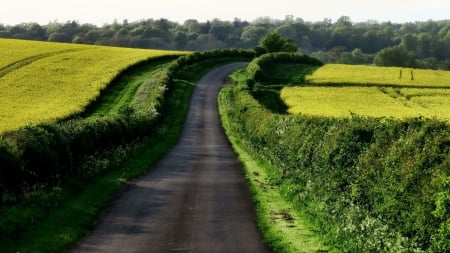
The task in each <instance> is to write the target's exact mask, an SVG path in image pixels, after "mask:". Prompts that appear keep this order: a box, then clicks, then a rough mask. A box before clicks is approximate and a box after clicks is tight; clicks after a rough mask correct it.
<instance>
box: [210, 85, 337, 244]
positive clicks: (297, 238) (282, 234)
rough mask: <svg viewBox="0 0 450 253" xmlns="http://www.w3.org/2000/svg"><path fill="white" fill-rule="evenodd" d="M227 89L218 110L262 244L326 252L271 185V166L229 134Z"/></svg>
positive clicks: (307, 226) (302, 219) (299, 217)
mask: <svg viewBox="0 0 450 253" xmlns="http://www.w3.org/2000/svg"><path fill="white" fill-rule="evenodd" d="M229 89H230V88H229V87H225V88H223V89H222V90H221V91H220V93H219V97H218V102H219V111H220V115H221V119H222V124H223V126H224V129H225V132H226V134H227V136H228V138H229V140H230V142H231V143H232V146H233V149H234V150H235V152H236V153H237V154H238V157H239V160H240V161H241V163H242V164H243V167H244V170H245V173H246V177H247V180H248V182H249V185H250V188H251V192H252V195H253V199H254V203H255V205H256V215H257V223H258V226H259V228H260V230H261V232H262V234H263V236H264V241H265V242H266V243H267V244H268V245H269V246H270V247H271V248H272V249H273V250H274V252H328V250H327V247H325V246H324V244H323V243H322V238H320V237H319V236H318V235H317V234H315V233H314V232H313V229H312V228H311V227H310V226H309V224H310V221H309V220H308V219H307V218H306V217H305V216H304V215H302V214H300V213H299V212H297V211H295V210H294V209H293V206H292V203H290V202H289V201H287V200H285V199H284V198H283V195H282V194H281V192H280V189H279V187H278V186H276V185H273V183H271V180H270V178H271V177H272V175H273V174H274V173H275V172H274V169H273V168H272V167H271V165H270V164H269V163H267V162H266V161H264V159H262V158H261V157H259V156H258V155H257V154H255V153H254V152H251V150H250V149H249V148H248V146H247V145H246V144H245V143H243V142H242V140H241V138H239V136H237V135H236V134H235V133H234V132H233V131H232V127H231V125H232V124H235V123H233V122H231V121H230V119H228V118H227V113H226V111H227V110H232V109H233V108H232V105H231V104H229V102H227V97H228V96H229V95H230V93H229Z"/></svg>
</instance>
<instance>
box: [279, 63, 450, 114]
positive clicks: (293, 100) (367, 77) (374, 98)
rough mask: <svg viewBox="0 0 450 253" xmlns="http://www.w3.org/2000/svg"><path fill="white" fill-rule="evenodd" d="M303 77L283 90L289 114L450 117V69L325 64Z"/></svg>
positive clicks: (282, 96) (283, 98)
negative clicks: (304, 80) (303, 79)
mask: <svg viewBox="0 0 450 253" xmlns="http://www.w3.org/2000/svg"><path fill="white" fill-rule="evenodd" d="M306 81H307V84H305V85H301V86H295V87H284V88H283V89H282V91H281V98H282V100H283V101H284V102H285V103H286V105H287V106H288V107H289V109H288V111H289V112H290V113H292V114H306V115H317V116H329V117H346V116H350V115H352V114H356V115H362V116H370V117H394V118H401V119H405V118H414V117H429V118H437V119H441V120H447V121H450V100H449V98H450V71H442V70H423V69H408V68H393V67H373V66H356V65H343V64H328V65H325V66H323V67H321V68H319V69H318V70H316V71H315V72H314V73H313V74H311V75H309V76H307V78H306Z"/></svg>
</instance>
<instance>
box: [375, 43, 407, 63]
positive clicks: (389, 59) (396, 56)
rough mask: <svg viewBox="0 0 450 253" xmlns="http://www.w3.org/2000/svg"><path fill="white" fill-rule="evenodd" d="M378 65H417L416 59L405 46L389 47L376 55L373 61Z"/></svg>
mask: <svg viewBox="0 0 450 253" xmlns="http://www.w3.org/2000/svg"><path fill="white" fill-rule="evenodd" d="M373 63H374V64H375V65H377V66H398V67H415V66H416V60H415V56H414V54H413V53H410V52H408V51H407V50H406V48H405V47H403V46H395V47H388V48H385V49H382V50H381V51H380V52H378V53H377V54H376V55H375V59H374V62H373Z"/></svg>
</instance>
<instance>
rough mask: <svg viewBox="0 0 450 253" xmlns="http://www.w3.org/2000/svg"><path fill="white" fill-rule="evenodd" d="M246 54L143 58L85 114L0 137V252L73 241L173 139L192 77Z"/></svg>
mask: <svg viewBox="0 0 450 253" xmlns="http://www.w3.org/2000/svg"><path fill="white" fill-rule="evenodd" d="M253 57H254V53H253V52H248V51H241V50H224V51H212V52H202V53H193V54H189V55H186V56H183V57H180V58H178V59H177V60H174V61H173V62H170V63H168V62H167V61H168V59H167V57H166V58H162V59H160V60H155V59H151V60H150V61H148V62H147V63H141V64H139V65H138V66H137V67H134V68H131V69H129V70H128V71H126V72H125V73H123V74H121V75H120V76H119V77H118V78H117V79H116V80H115V81H117V82H118V83H119V84H120V85H117V84H114V83H113V84H112V86H111V87H109V86H108V88H107V89H106V90H104V91H103V92H102V96H101V97H100V98H99V99H98V100H96V102H95V103H93V104H91V106H89V107H88V108H89V112H88V111H86V115H83V113H81V114H80V115H78V116H75V117H74V116H71V117H69V118H68V119H67V120H60V121H58V122H52V123H46V124H41V125H36V126H28V127H25V128H23V129H19V130H17V131H14V132H11V133H9V134H8V135H5V136H3V137H1V138H0V151H1V152H0V173H1V174H0V189H1V193H2V196H1V197H2V199H1V200H2V201H1V205H0V213H1V214H2V215H1V216H0V248H1V249H2V251H3V250H4V251H5V252H60V251H61V250H63V249H65V248H67V247H68V246H70V245H73V244H74V243H76V242H77V241H78V240H79V239H80V238H81V237H82V236H83V235H84V234H85V233H86V232H87V231H88V230H89V229H90V228H92V226H93V224H94V223H95V220H96V219H97V218H98V217H99V214H100V213H101V211H102V210H103V208H104V207H106V205H107V203H108V201H109V200H110V198H111V196H112V194H113V193H114V192H115V191H116V190H117V189H119V187H121V186H122V185H123V184H125V183H126V182H127V181H128V180H129V179H131V178H133V177H136V176H138V175H141V174H143V173H144V172H146V171H148V169H149V167H150V165H151V164H152V163H153V162H155V161H156V160H157V159H159V158H160V157H162V156H163V155H164V153H165V152H166V151H167V150H168V149H169V148H170V147H171V146H172V145H173V144H174V143H175V142H176V141H177V138H178V135H179V132H180V129H181V126H182V124H183V122H184V117H185V114H186V112H187V108H188V104H189V98H190V94H191V92H192V90H193V88H194V83H195V81H196V80H197V79H198V78H200V77H201V76H202V75H203V74H204V73H205V71H207V70H208V69H210V68H212V67H214V66H217V65H218V64H223V63H224V62H229V61H238V60H240V61H242V60H248V59H251V58H253ZM147 71H148V72H147ZM150 72H151V73H153V74H151V75H150V74H148V73H150ZM147 74H148V75H147ZM126 79H127V80H128V81H129V82H128V81H125V80H126ZM136 82H138V83H140V84H136ZM122 85H124V86H126V87H119V86H122ZM109 88H110V89H109ZM118 89H119V90H124V91H126V92H123V91H120V92H117V90H118ZM155 91H158V92H155ZM127 93H130V94H128V95H126V94H127ZM114 94H115V95H114ZM124 94H125V96H126V97H127V98H126V99H124V100H123V101H124V102H122V103H119V104H121V106H119V107H120V108H119V109H117V108H115V106H116V101H118V100H121V99H120V97H122V96H123V95H124ZM157 94H159V95H157ZM103 95H105V97H109V98H108V99H103ZM121 101H122V100H121ZM105 108H107V109H106V110H105Z"/></svg>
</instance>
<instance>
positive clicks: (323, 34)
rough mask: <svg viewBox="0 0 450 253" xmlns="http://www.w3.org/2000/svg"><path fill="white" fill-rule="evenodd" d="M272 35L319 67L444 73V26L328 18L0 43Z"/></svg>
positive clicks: (2, 32) (171, 41)
mask: <svg viewBox="0 0 450 253" xmlns="http://www.w3.org/2000/svg"><path fill="white" fill-rule="evenodd" d="M273 32H276V33H277V34H279V35H280V36H282V37H284V38H287V39H289V40H291V41H293V42H294V43H295V44H296V47H297V49H298V50H300V51H302V52H304V53H307V54H310V55H311V56H314V57H317V58H319V59H320V60H322V61H323V62H325V63H348V64H386V63H385V60H380V59H387V58H386V57H388V55H389V54H390V53H401V54H403V56H405V55H408V57H401V58H400V59H399V60H403V61H401V62H398V61H397V62H395V64H396V65H409V64H411V62H414V64H415V66H416V67H420V68H440V69H450V20H442V21H431V20H429V21H425V22H413V23H400V24H395V23H391V22H383V23H379V22H377V21H373V20H369V21H367V22H359V23H355V22H352V21H351V18H350V17H347V16H343V17H341V18H339V19H338V20H336V21H334V22H333V20H331V19H329V18H326V19H324V20H323V21H319V22H306V21H304V20H302V19H300V18H295V17H293V16H287V17H286V18H285V19H284V20H277V19H271V18H268V17H264V18H258V19H256V20H254V21H252V22H248V21H243V20H239V19H235V20H233V21H222V20H219V19H214V20H210V21H206V22H200V21H197V20H195V19H191V20H187V21H185V22H184V23H182V24H180V23H177V22H172V21H170V20H167V19H147V20H139V21H135V22H129V21H128V20H123V21H122V22H118V21H114V22H112V23H111V24H106V25H103V26H102V27H98V26H95V25H92V24H80V23H78V22H76V21H67V22H65V23H59V22H51V23H49V24H47V25H39V24H37V23H22V24H17V25H13V26H11V25H2V24H0V37H1V38H17V39H29V40H43V41H57V42H73V43H86V44H98V45H111V46H122V47H135V48H157V49H177V50H208V49H216V48H235V47H237V48H255V47H256V46H258V45H260V44H259V43H260V40H261V38H263V37H264V35H266V34H267V33H269V34H271V33H273ZM271 36H274V35H271ZM260 46H261V45H260ZM399 46H402V48H399ZM384 49H386V50H384ZM270 50H272V49H270ZM283 50H286V49H283ZM383 50H384V51H383ZM392 50H393V52H391V51H392ZM404 50H406V53H405V51H404ZM377 56H378V57H377ZM380 57H381V58H380ZM410 57H413V58H414V59H413V61H411V59H410ZM375 58H377V60H375ZM388 61H389V60H388ZM391 62H392V61H391Z"/></svg>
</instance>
